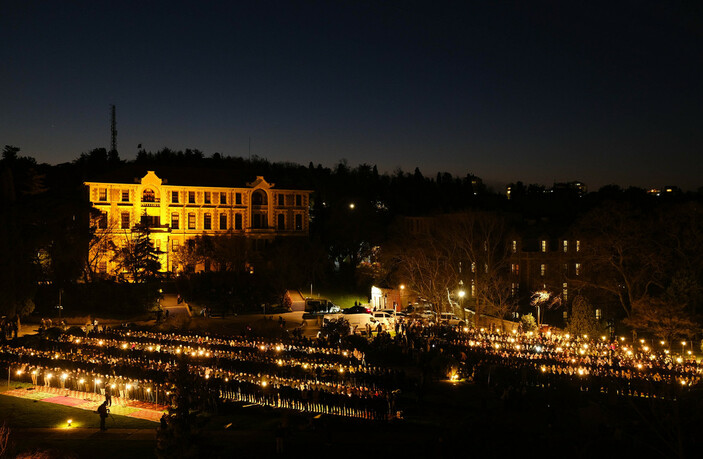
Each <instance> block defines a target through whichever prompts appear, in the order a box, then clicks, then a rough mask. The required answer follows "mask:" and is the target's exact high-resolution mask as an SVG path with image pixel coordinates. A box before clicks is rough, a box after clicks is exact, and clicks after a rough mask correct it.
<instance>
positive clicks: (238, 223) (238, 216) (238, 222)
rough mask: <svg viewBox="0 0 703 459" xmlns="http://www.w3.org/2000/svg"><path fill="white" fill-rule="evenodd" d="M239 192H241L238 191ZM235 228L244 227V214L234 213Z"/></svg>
mask: <svg viewBox="0 0 703 459" xmlns="http://www.w3.org/2000/svg"><path fill="white" fill-rule="evenodd" d="M237 194H239V193H237ZM234 229H236V230H240V229H242V214H235V215H234Z"/></svg>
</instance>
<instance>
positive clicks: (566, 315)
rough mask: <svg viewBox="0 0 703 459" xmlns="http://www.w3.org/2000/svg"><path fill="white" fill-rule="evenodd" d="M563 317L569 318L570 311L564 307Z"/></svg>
mask: <svg viewBox="0 0 703 459" xmlns="http://www.w3.org/2000/svg"><path fill="white" fill-rule="evenodd" d="M562 317H563V318H564V320H566V319H568V318H569V311H567V310H566V309H564V314H562Z"/></svg>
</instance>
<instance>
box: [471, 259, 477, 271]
mask: <svg viewBox="0 0 703 459" xmlns="http://www.w3.org/2000/svg"><path fill="white" fill-rule="evenodd" d="M471 272H472V273H475V272H476V262H475V261H472V262H471Z"/></svg>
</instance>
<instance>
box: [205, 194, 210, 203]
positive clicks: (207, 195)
mask: <svg viewBox="0 0 703 459" xmlns="http://www.w3.org/2000/svg"><path fill="white" fill-rule="evenodd" d="M204 200H205V204H210V192H209V191H206V192H205V198H204Z"/></svg>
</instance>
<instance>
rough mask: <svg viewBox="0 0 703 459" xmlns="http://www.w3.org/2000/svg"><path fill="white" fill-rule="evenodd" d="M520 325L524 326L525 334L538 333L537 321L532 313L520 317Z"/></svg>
mask: <svg viewBox="0 0 703 459" xmlns="http://www.w3.org/2000/svg"><path fill="white" fill-rule="evenodd" d="M520 324H522V330H523V331H524V332H534V331H537V321H536V320H535V316H533V315H532V313H529V314H525V315H523V316H522V317H520Z"/></svg>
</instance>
